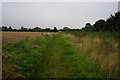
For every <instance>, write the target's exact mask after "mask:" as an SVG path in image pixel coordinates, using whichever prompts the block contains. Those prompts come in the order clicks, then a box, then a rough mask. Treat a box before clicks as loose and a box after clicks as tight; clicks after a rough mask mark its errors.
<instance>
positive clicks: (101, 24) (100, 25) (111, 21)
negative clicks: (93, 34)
mask: <svg viewBox="0 0 120 80" xmlns="http://www.w3.org/2000/svg"><path fill="white" fill-rule="evenodd" d="M82 30H83V31H110V32H120V12H116V13H115V14H114V15H111V16H110V17H109V18H108V19H106V21H105V20H103V19H100V20H98V21H96V22H95V24H93V25H91V24H90V23H86V25H85V27H84V28H82Z"/></svg>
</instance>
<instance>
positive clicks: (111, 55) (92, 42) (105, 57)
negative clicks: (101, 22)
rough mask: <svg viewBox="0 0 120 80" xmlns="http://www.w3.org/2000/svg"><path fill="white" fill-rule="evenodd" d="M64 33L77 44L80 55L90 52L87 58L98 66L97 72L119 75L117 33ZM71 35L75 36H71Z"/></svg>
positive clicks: (106, 75) (105, 74)
mask: <svg viewBox="0 0 120 80" xmlns="http://www.w3.org/2000/svg"><path fill="white" fill-rule="evenodd" d="M66 34H67V35H68V36H66V37H67V38H69V39H70V40H71V41H72V42H73V43H74V44H76V45H77V49H78V51H79V53H82V56H84V55H89V54H91V55H89V58H90V59H91V60H92V62H93V63H95V64H97V65H98V66H99V67H98V72H99V73H101V74H102V75H103V77H105V78H116V77H120V76H119V73H120V70H119V67H120V66H119V63H120V60H119V50H120V49H119V41H120V39H119V37H120V35H119V33H117V32H69V33H66ZM70 34H71V35H70ZM73 36H76V37H74V38H73ZM89 58H87V59H89ZM88 61H89V60H88Z"/></svg>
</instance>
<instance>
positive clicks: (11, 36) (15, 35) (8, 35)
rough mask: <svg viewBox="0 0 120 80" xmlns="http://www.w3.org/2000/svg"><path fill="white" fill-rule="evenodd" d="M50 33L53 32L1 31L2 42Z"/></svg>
mask: <svg viewBox="0 0 120 80" xmlns="http://www.w3.org/2000/svg"><path fill="white" fill-rule="evenodd" d="M50 34H53V32H2V44H7V43H9V42H15V41H19V40H21V39H28V38H35V37H39V36H42V35H50Z"/></svg>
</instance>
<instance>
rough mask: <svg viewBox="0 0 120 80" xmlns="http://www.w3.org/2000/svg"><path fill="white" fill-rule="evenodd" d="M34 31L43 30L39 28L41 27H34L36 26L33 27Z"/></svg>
mask: <svg viewBox="0 0 120 80" xmlns="http://www.w3.org/2000/svg"><path fill="white" fill-rule="evenodd" d="M33 31H34V32H41V31H42V30H41V28H39V27H34V28H33Z"/></svg>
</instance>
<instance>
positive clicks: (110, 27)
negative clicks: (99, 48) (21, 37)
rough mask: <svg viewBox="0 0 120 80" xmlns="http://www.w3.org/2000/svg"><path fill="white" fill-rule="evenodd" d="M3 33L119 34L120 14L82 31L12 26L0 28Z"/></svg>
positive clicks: (66, 28) (88, 24)
mask: <svg viewBox="0 0 120 80" xmlns="http://www.w3.org/2000/svg"><path fill="white" fill-rule="evenodd" d="M0 30H2V31H17V32H58V31H97V32H98V31H109V32H119V31H120V12H116V13H115V14H114V15H111V16H110V17H109V18H108V19H106V21H105V20H103V19H100V20H98V21H96V22H95V24H93V25H91V24H90V23H86V24H85V27H83V28H82V29H70V28H69V27H63V29H59V30H58V29H57V28H56V27H54V29H50V28H45V29H42V28H40V27H34V28H25V27H23V26H22V27H21V28H20V29H13V28H12V27H11V26H9V27H7V26H2V27H0Z"/></svg>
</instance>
